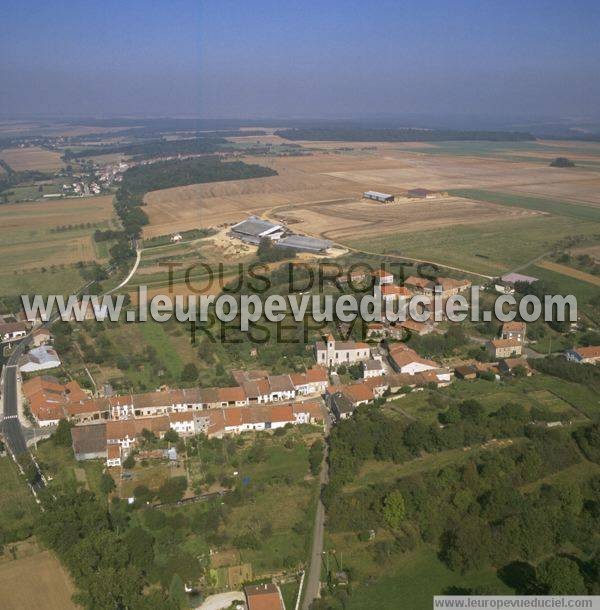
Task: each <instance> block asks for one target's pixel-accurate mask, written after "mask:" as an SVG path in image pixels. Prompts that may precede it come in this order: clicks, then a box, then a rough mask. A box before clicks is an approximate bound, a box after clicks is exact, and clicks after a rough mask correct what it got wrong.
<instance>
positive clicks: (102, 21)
mask: <svg viewBox="0 0 600 610" xmlns="http://www.w3.org/2000/svg"><path fill="white" fill-rule="evenodd" d="M5 13H6V15H5V19H4V22H5V28H4V34H3V47H4V48H3V51H4V59H5V61H4V62H3V65H2V67H1V68H0V78H1V82H2V83H3V85H4V86H3V87H2V88H1V89H0V109H1V111H0V112H1V113H2V115H3V116H9V115H12V116H31V115H45V116H69V115H70V116H111V115H112V116H115V115H117V116H144V115H145V116H194V117H202V118H207V119H211V118H220V119H221V118H222V119H240V120H241V119H260V118H263V119H264V118H281V119H285V118H289V119H361V118H366V119H377V118H378V117H379V118H381V117H388V118H389V117H392V118H398V119H401V117H402V116H406V115H422V116H430V117H435V116H464V117H469V116H472V117H474V118H477V117H488V118H489V117H491V118H493V119H494V120H508V121H510V120H521V119H527V120H529V121H531V120H544V119H546V118H548V119H560V118H562V119H565V118H572V119H574V120H579V119H581V118H583V119H593V120H598V119H599V118H600V110H599V109H600V79H599V78H598V75H599V74H600V38H599V37H598V36H597V31H598V26H599V25H600V6H599V5H598V4H597V3H594V2H591V1H584V0H579V1H578V2H574V3H570V4H565V3H559V2H554V1H551V2H538V1H534V2H529V3H527V4H526V5H522V4H521V3H517V2H513V1H509V2H504V3H502V4H501V5H500V4H498V5H490V4H482V3H478V2H470V1H464V0H463V1H460V2H456V3H453V4H452V5H449V4H448V3H445V2H426V3H422V2H404V3H398V2H387V1H385V2H377V3H376V4H374V5H373V4H370V5H367V4H365V3H362V2H354V1H350V2H341V1H330V2H324V3H323V2H314V1H312V0H309V1H307V2H304V3H302V4H300V5H295V6H287V5H283V4H282V3H279V2H274V1H267V0H257V1H254V2H251V3H246V4H238V3H233V2H227V3H225V2H216V1H212V0H211V1H207V2H193V1H190V0H176V1H175V2H169V3H163V2H160V3H156V4H152V5H150V4H148V3H143V2H140V1H139V0H135V1H133V2H130V3H127V4H126V5H124V4H122V3H117V2H114V1H112V0H111V1H108V2H105V3H102V4H101V5H99V4H97V3H93V2H89V1H83V2H79V3H77V4H76V5H74V4H72V3H61V4H59V5H54V6H53V5H50V4H46V3H42V2H38V1H36V2H24V3H21V4H19V5H17V4H13V5H12V6H10V7H9V8H6V9H5Z"/></svg>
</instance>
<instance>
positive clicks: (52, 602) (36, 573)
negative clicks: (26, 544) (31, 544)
mask: <svg viewBox="0 0 600 610" xmlns="http://www.w3.org/2000/svg"><path fill="white" fill-rule="evenodd" d="M73 593H75V588H74V587H73V584H72V583H71V581H70V579H69V577H68V575H67V573H66V572H65V570H64V569H63V567H62V566H61V565H60V563H59V561H58V559H56V557H55V556H54V555H53V554H52V553H50V551H39V552H37V553H35V554H31V555H28V556H25V557H18V558H17V559H13V560H10V561H5V562H4V561H3V562H0V606H2V608H6V609H7V610H8V609H9V608H44V610H71V609H73V610H74V609H75V608H79V606H77V605H75V604H74V603H73V602H72V601H71V596H72V595H73Z"/></svg>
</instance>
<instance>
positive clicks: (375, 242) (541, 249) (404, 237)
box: [348, 216, 598, 275]
mask: <svg viewBox="0 0 600 610" xmlns="http://www.w3.org/2000/svg"><path fill="white" fill-rule="evenodd" d="M597 233H598V225H595V224H594V223H590V222H587V221H584V220H582V219H578V218H568V219H565V218H559V217H554V216H545V217H541V216H538V217H531V218H521V219H511V220H504V221H497V222H489V223H481V224H476V225H469V226H464V225H458V226H448V227H445V228H443V229H434V230H432V231H423V232H419V233H414V234H413V233H397V234H393V233H386V234H385V235H382V236H381V237H373V238H370V239H369V240H368V241H364V240H362V239H357V240H354V241H352V242H349V244H348V245H350V246H353V247H356V248H359V249H364V250H368V251H369V252H377V253H380V254H395V255H404V256H407V257H413V258H420V259H424V260H431V261H436V262H439V263H441V264H448V265H451V266H453V267H459V268H461V269H465V270H467V271H474V272H476V273H483V274H487V275H499V274H502V273H506V272H508V271H509V270H511V269H514V268H516V267H519V266H521V265H525V264H527V263H528V262H529V261H533V260H534V259H535V258H537V257H538V256H541V255H543V254H545V253H546V252H549V251H550V250H552V249H553V248H555V247H556V246H557V245H558V244H559V242H561V240H563V239H564V238H566V237H569V236H575V235H595V234H597Z"/></svg>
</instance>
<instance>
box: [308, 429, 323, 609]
mask: <svg viewBox="0 0 600 610" xmlns="http://www.w3.org/2000/svg"><path fill="white" fill-rule="evenodd" d="M328 434H329V423H328V422H327V423H326V428H325V437H327V435H328ZM328 481H329V467H328V464H327V444H325V452H324V460H323V464H322V466H321V476H320V478H319V483H320V487H321V488H322V487H323V486H324V485H326V484H327V482H328ZM324 532H325V506H323V502H321V497H320V496H319V503H318V504H317V512H316V514H315V525H314V528H313V542H312V551H311V554H310V567H309V569H308V572H307V576H306V590H305V592H304V600H303V602H302V610H308V609H309V607H310V605H311V603H312V602H313V600H315V599H316V598H318V597H321V561H322V557H323V535H324Z"/></svg>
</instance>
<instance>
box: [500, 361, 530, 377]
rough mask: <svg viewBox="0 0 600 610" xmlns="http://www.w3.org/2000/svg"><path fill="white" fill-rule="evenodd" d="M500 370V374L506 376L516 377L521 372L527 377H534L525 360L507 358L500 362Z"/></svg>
mask: <svg viewBox="0 0 600 610" xmlns="http://www.w3.org/2000/svg"><path fill="white" fill-rule="evenodd" d="M498 368H499V369H500V372H502V373H504V374H505V375H514V374H515V373H516V372H519V371H522V373H523V374H524V375H525V376H527V377H531V375H533V371H532V369H531V366H530V365H529V362H527V360H526V359H525V358H506V359H505V360H502V361H501V362H500V364H499V365H498Z"/></svg>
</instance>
